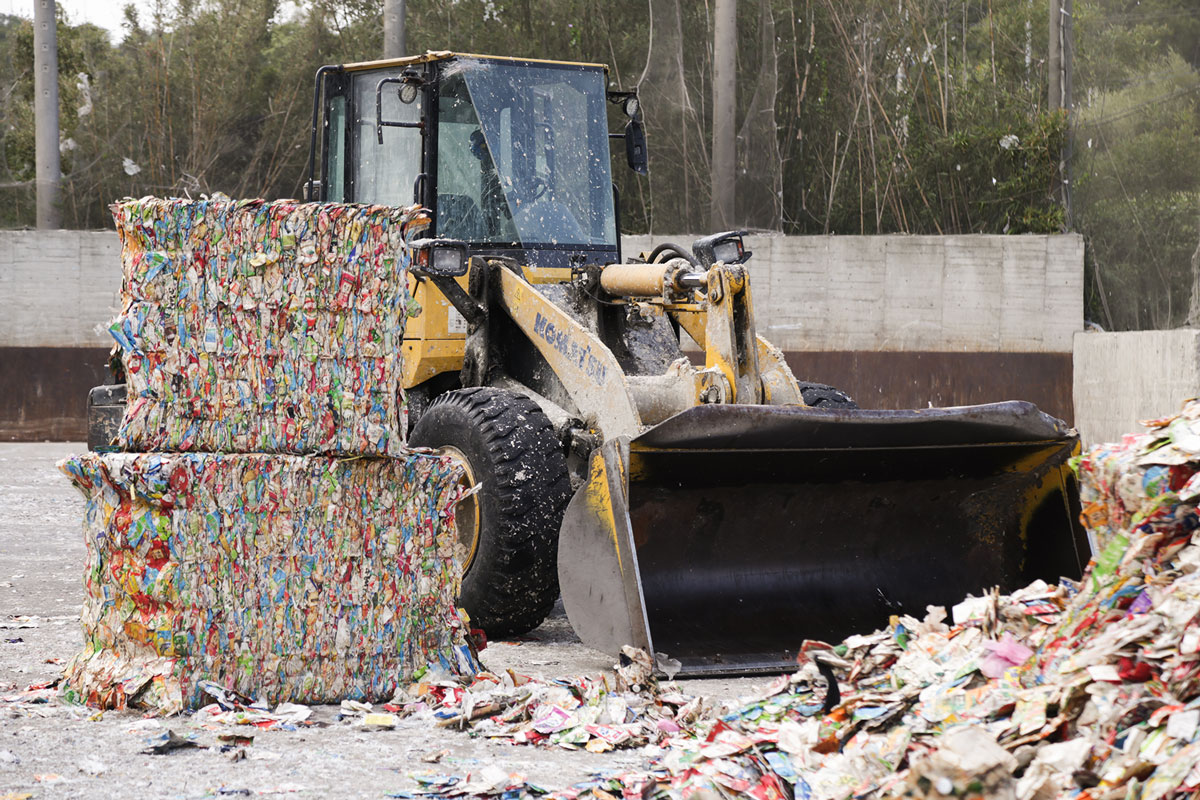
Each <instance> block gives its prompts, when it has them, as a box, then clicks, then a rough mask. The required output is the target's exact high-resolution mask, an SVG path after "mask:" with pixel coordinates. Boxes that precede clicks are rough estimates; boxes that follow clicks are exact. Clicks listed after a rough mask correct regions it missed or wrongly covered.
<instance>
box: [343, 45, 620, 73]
mask: <svg viewBox="0 0 1200 800" xmlns="http://www.w3.org/2000/svg"><path fill="white" fill-rule="evenodd" d="M452 58H478V59H484V60H487V61H520V62H525V63H530V64H556V65H560V66H566V67H595V68H598V69H602V70H604V71H605V72H608V65H607V64H593V63H590V62H586V61H559V60H556V59H549V58H518V57H515V56H486V55H480V54H478V53H455V52H453V51H451V50H427V51H425V52H424V53H422V54H421V55H419V56H405V57H404V58H384V59H379V60H377V61H358V62H355V63H353V64H342V65H341V69H343V70H345V71H346V72H359V71H362V70H368V69H381V68H384V67H406V66H410V65H413V64H427V63H429V62H431V61H448V60H450V59H452Z"/></svg>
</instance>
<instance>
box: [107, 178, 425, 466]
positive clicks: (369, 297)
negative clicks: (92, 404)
mask: <svg viewBox="0 0 1200 800" xmlns="http://www.w3.org/2000/svg"><path fill="white" fill-rule="evenodd" d="M112 213H113V219H114V221H115V222H116V227H117V232H118V233H119V234H120V237H121V263H122V272H123V279H122V285H121V297H122V311H121V313H120V314H119V315H118V316H117V318H116V319H115V320H114V321H113V322H112V324H111V326H110V328H109V330H110V331H111V333H112V335H113V338H114V339H116V341H117V344H118V346H119V347H120V350H121V360H122V366H123V367H124V372H125V378H126V381H127V384H128V389H129V402H128V405H127V407H126V411H125V417H124V419H123V421H122V425H121V428H120V431H119V432H118V435H117V444H118V446H119V449H122V450H131V451H143V452H146V451H195V452H264V453H296V454H305V453H323V454H331V455H394V454H397V453H399V452H401V449H402V447H403V444H404V435H405V432H406V430H407V409H406V406H405V402H404V395H403V392H402V391H401V387H400V379H401V375H402V372H403V358H402V356H401V340H402V338H403V335H404V323H405V319H406V317H407V316H408V313H409V311H410V304H411V297H410V295H409V290H408V273H407V269H408V266H409V265H410V263H411V253H410V250H409V248H408V246H407V238H406V237H410V236H412V235H414V234H415V233H416V232H418V231H419V230H422V229H424V228H425V227H426V226H427V225H428V223H429V218H428V217H427V216H426V215H425V214H423V213H422V212H421V211H420V209H418V208H416V207H412V208H407V209H400V208H390V207H386V206H363V205H341V204H322V203H296V202H293V201H290V200H280V201H275V202H266V201H263V200H241V201H234V200H230V199H228V198H225V197H222V196H217V197H215V198H213V199H206V200H181V199H160V198H153V197H146V198H142V199H140V200H124V201H122V202H119V203H115V204H114V205H113V206H112Z"/></svg>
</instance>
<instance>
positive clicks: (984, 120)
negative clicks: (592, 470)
mask: <svg viewBox="0 0 1200 800" xmlns="http://www.w3.org/2000/svg"><path fill="white" fill-rule="evenodd" d="M1074 2H1075V14H1074V19H1075V23H1076V29H1075V36H1076V48H1075V51H1074V52H1075V97H1076V103H1077V106H1078V109H1079V110H1078V112H1077V114H1076V118H1075V120H1074V121H1073V122H1071V124H1069V120H1068V118H1067V116H1066V115H1065V114H1063V113H1051V112H1050V111H1049V110H1048V108H1047V106H1046V96H1047V81H1048V70H1047V42H1046V12H1045V5H1044V3H1042V2H1040V0H1039V2H1037V3H1034V2H1031V1H1030V0H759V2H752V1H751V0H742V2H741V3H740V4H739V9H738V15H739V16H738V61H737V65H736V70H737V85H738V90H737V95H738V96H737V104H738V111H737V126H738V128H739V130H740V131H741V132H742V134H743V135H744V136H747V137H748V134H747V133H746V131H747V130H748V129H749V128H748V126H745V125H744V122H745V120H746V118H747V116H748V115H750V112H751V108H752V100H753V96H754V93H755V90H756V89H757V88H759V87H762V86H773V85H774V83H773V82H774V76H773V75H771V76H770V81H771V82H770V83H767V82H766V81H767V78H768V74H767V73H769V72H770V71H769V70H765V69H764V67H765V66H769V65H770V64H772V63H773V64H774V65H775V67H776V69H777V70H778V83H777V86H775V89H774V92H775V93H774V98H775V102H774V120H775V124H776V125H777V126H778V130H777V136H776V141H775V142H774V143H773V145H777V147H774V146H773V147H772V149H771V152H769V153H768V152H759V150H757V149H754V148H755V147H758V148H761V144H762V142H761V140H758V141H757V144H755V145H753V146H752V145H750V144H749V142H750V141H752V140H751V139H750V138H746V139H744V140H743V141H742V143H741V144H740V145H739V147H740V148H741V161H740V162H739V163H740V164H741V167H740V168H741V169H742V170H743V171H742V173H740V174H739V178H738V181H739V183H738V185H739V188H741V187H743V186H745V185H746V184H745V181H747V180H751V179H753V180H760V181H763V182H764V183H763V185H761V186H758V187H757V188H758V189H759V190H761V191H760V196H761V195H762V194H763V192H765V194H766V197H767V198H768V200H770V199H771V198H778V200H777V203H781V204H782V222H780V219H779V217H778V212H776V215H775V216H773V217H771V218H770V219H766V218H764V221H763V222H762V223H761V225H762V226H764V227H780V226H781V227H782V229H783V230H784V231H786V232H790V233H829V232H836V233H854V234H857V233H893V232H907V233H1005V232H1006V233H1025V232H1053V231H1060V230H1066V229H1067V228H1068V227H1074V228H1076V229H1078V230H1080V231H1082V232H1083V233H1084V234H1085V236H1086V237H1087V242H1088V254H1089V256H1088V257H1089V271H1088V314H1089V316H1090V317H1092V318H1093V319H1096V320H1098V321H1100V322H1101V323H1102V324H1104V325H1105V326H1106V327H1109V326H1112V327H1116V328H1122V327H1145V326H1158V327H1165V326H1171V325H1176V324H1180V322H1181V321H1182V319H1183V317H1184V315H1186V313H1187V306H1188V292H1189V287H1190V285H1191V278H1190V271H1189V270H1190V267H1189V258H1190V255H1191V253H1192V252H1193V251H1194V250H1195V242H1196V237H1197V231H1196V218H1197V209H1198V208H1200V197H1198V195H1197V193H1198V191H1200V150H1198V147H1200V145H1198V144H1197V143H1198V142H1200V121H1198V120H1200V106H1198V105H1197V103H1198V101H1200V91H1197V72H1196V68H1197V65H1198V64H1200V8H1197V7H1196V4H1195V2H1194V0H1074ZM284 5H285V4H282V3H280V2H279V0H158V2H157V5H156V6H155V7H154V8H152V9H151V11H150V13H148V14H143V15H140V16H139V14H138V13H137V11H136V10H135V9H134V8H133V7H132V6H131V7H129V8H128V9H127V11H126V17H125V22H124V31H123V33H124V35H123V38H122V39H121V41H120V42H119V43H118V44H113V43H112V42H111V41H110V40H109V38H108V35H107V33H106V32H105V31H103V30H100V29H99V28H96V27H94V26H88V25H78V26H77V25H70V24H67V23H65V22H62V21H60V23H59V25H58V36H59V64H60V85H59V89H60V105H61V115H60V126H61V129H62V140H63V150H62V153H63V172H64V191H63V198H64V200H63V204H64V205H63V218H64V223H65V224H67V225H68V226H72V227H106V226H108V225H109V224H110V222H109V220H108V212H107V204H108V203H109V202H111V201H112V200H114V199H116V198H119V197H122V196H126V195H134V196H140V195H145V194H158V195H170V194H175V195H180V194H191V195H193V196H195V195H198V194H199V193H210V192H214V191H222V192H225V193H227V194H230V195H232V196H251V195H259V196H266V197H287V196H291V197H295V196H299V194H300V193H301V183H302V180H303V179H304V177H305V174H306V166H307V157H308V136H309V119H310V113H311V102H312V79H313V74H314V72H315V71H316V69H317V68H318V67H319V66H320V65H322V64H328V63H345V62H352V61H362V60H369V59H373V58H376V57H377V56H378V53H379V51H380V48H381V41H382V30H381V25H380V12H381V6H382V3H381V0H313V2H309V3H305V4H301V5H300V8H299V10H298V11H294V12H291V13H292V16H288V15H287V14H283V13H281V8H283V7H284ZM287 7H288V8H290V7H291V6H290V4H289V5H287ZM764 8H765V9H766V10H767V12H768V14H769V17H767V18H763V17H761V16H760V15H761V13H762V11H763V9H764ZM407 9H408V20H407V33H408V45H409V51H410V52H421V51H424V50H441V49H453V50H457V51H460V52H483V53H497V54H504V55H514V56H528V57H536V58H554V59H565V60H579V61H590V62H600V63H607V64H609V65H610V77H611V80H612V82H613V84H614V85H616V86H620V87H621V88H632V87H633V86H635V85H638V84H639V82H640V86H639V89H640V91H641V92H642V95H643V99H644V101H645V102H644V107H645V113H646V119H647V126H648V132H649V145H650V156H651V175H650V177H649V178H642V177H638V176H634V175H633V174H631V173H630V172H629V171H627V170H625V169H623V168H621V167H620V166H619V164H620V162H621V160H622V157H623V153H622V149H621V147H620V144H619V142H618V143H617V145H616V146H615V147H614V149H613V153H614V159H615V161H616V162H617V164H618V166H617V168H616V169H615V170H614V178H615V180H616V182H617V185H618V188H619V191H620V193H621V197H622V205H623V208H622V221H623V227H624V229H625V230H626V231H628V232H642V231H646V230H648V229H651V228H653V230H654V231H655V232H661V233H675V232H680V231H689V230H690V231H701V230H706V229H707V228H708V221H709V198H710V188H709V174H708V170H709V151H710V148H711V136H712V126H711V122H712V120H711V115H712V100H711V97H712V81H713V72H714V69H713V67H714V65H713V55H712V53H713V48H712V35H713V31H712V19H711V12H712V8H711V4H710V3H689V2H685V1H684V0H613V1H612V2H604V3H596V2H593V1H592V0H536V2H535V0H422V2H412V1H411V0H410V2H409V3H408V4H407ZM651 15H653V20H651V19H650V16H651ZM764 19H768V20H769V21H770V22H771V24H772V25H773V29H771V30H768V29H767V28H765V27H763V22H764ZM763 31H768V33H770V34H771V35H769V36H765V35H763V33H762V32H763ZM32 67H33V49H32V27H31V25H30V23H29V22H28V21H26V20H20V19H18V18H15V17H0V78H2V79H3V84H0V85H3V86H5V87H7V93H6V94H3V95H0V115H3V126H2V127H0V131H2V134H0V136H2V139H0V145H2V146H0V225H3V226H22V225H31V224H32V223H33V220H34V196H33V187H32V182H33V177H34V175H33V169H34V144H33V114H32V100H33V80H32ZM81 75H82V76H86V79H85V78H81V77H80V76H81ZM89 97H90V101H91V102H90V106H89V103H88V98H89ZM767 97H768V98H769V97H770V95H769V94H768V95H767ZM767 105H768V106H769V102H768V103H767ZM755 108H759V109H761V108H762V106H761V105H759V106H756V107H755ZM77 109H84V110H85V111H86V113H80V112H77ZM609 124H610V129H611V130H618V129H619V128H620V126H621V125H623V124H624V118H623V117H622V116H621V115H620V113H619V112H618V111H617V110H616V109H615V108H613V109H610V118H609ZM1072 124H1073V125H1074V128H1072V127H1071V125H1072ZM767 130H768V131H769V130H770V128H769V127H768V128H767ZM1072 131H1073V133H1072ZM768 137H769V134H768ZM1072 139H1073V141H1074V160H1073V162H1072V166H1071V175H1072V178H1073V180H1072V184H1073V187H1074V194H1073V196H1074V204H1073V208H1072V215H1071V218H1070V219H1068V218H1067V214H1066V212H1065V209H1064V207H1063V206H1062V205H1061V204H1060V203H1059V202H1058V200H1057V199H1056V198H1057V196H1058V192H1059V188H1060V185H1061V182H1062V180H1063V177H1064V176H1063V174H1062V172H1061V164H1062V163H1063V161H1064V159H1065V158H1066V151H1067V149H1068V141H1069V140H1072ZM774 152H778V154H779V155H778V159H777V160H778V164H777V165H776V164H774V162H775V160H776V156H775V155H774V154H773V153H774ZM764 159H769V160H771V162H772V163H771V164H767V165H766V166H768V167H777V168H776V169H774V171H773V172H772V169H765V170H760V172H759V173H758V174H754V172H753V170H750V171H747V170H746V166H747V165H750V166H752V167H761V166H763V164H762V161H763V160H764ZM127 165H128V171H127ZM129 172H132V173H133V174H128V173H129ZM772 174H774V176H775V178H776V179H778V180H779V181H781V186H777V185H776V184H774V183H771V184H770V185H766V182H768V181H770V180H771V177H770V176H771V175H772ZM763 176H766V177H763ZM742 194H743V196H746V193H745V192H743V193H742ZM768 205H769V203H768ZM1097 278H1099V279H1097Z"/></svg>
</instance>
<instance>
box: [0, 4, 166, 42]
mask: <svg viewBox="0 0 1200 800" xmlns="http://www.w3.org/2000/svg"><path fill="white" fill-rule="evenodd" d="M127 2H128V0H58V4H59V5H60V6H61V7H62V9H63V11H64V12H66V15H67V20H68V21H69V22H71V23H72V24H74V25H80V24H82V23H84V22H91V23H93V24H95V25H99V26H100V27H102V28H108V29H109V30H110V31H112V32H113V33H115V34H119V33H120V31H121V20H122V19H124V12H123V9H124V8H125V5H126V3H127ZM133 2H134V5H136V6H139V7H140V8H143V9H146V8H149V7H150V3H149V2H148V0H133ZM0 13H4V14H14V15H16V16H18V17H26V18H29V19H32V18H33V0H0Z"/></svg>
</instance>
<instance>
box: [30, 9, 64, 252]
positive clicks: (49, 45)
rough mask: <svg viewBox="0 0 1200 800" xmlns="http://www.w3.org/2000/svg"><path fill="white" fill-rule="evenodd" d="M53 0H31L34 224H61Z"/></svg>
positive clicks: (56, 34) (56, 51) (56, 42)
mask: <svg viewBox="0 0 1200 800" xmlns="http://www.w3.org/2000/svg"><path fill="white" fill-rule="evenodd" d="M54 11H55V9H54V0H34V4H33V138H34V162H35V169H36V174H35V176H34V186H35V188H36V191H37V226H38V228H39V229H43V230H45V229H54V228H61V227H62V223H61V221H60V217H59V211H60V209H59V192H60V189H61V185H62V168H61V165H60V163H59V157H58V30H57V29H56V28H55V25H56V24H57V20H56V19H55V17H56V14H55V13H54Z"/></svg>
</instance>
